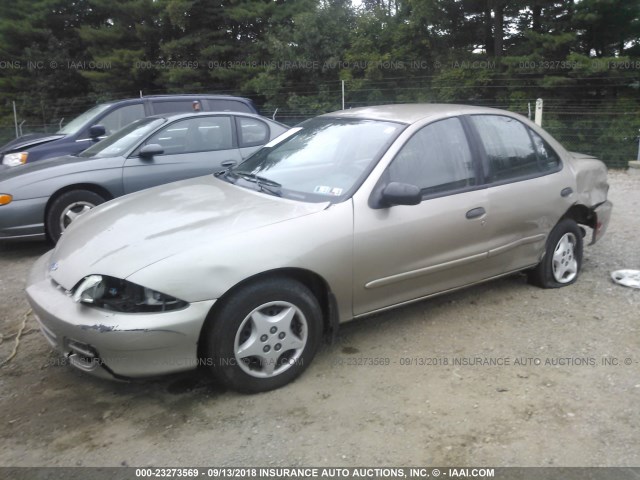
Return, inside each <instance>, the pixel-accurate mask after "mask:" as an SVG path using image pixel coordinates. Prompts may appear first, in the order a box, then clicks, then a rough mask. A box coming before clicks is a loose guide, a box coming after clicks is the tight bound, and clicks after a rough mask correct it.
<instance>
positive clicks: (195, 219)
mask: <svg viewBox="0 0 640 480" xmlns="http://www.w3.org/2000/svg"><path fill="white" fill-rule="evenodd" d="M326 206H327V203H304V202H297V201H292V200H286V199H282V198H278V197H274V196H270V195H267V194H264V193H259V192H256V191H253V190H248V189H245V188H241V187H236V186H234V185H231V184H228V183H226V182H224V181H223V180H219V179H217V178H215V177H214V176H212V175H211V176H205V177H198V178H193V179H189V180H183V181H180V182H175V183H171V184H167V185H162V186H159V187H155V188H151V189H149V190H144V191H142V192H138V193H135V194H132V195H126V196H124V197H120V198H117V199H115V200H112V201H110V202H107V203H105V204H103V205H101V206H99V207H97V208H95V209H93V210H91V211H90V212H89V213H87V214H85V215H83V216H82V217H81V218H79V219H78V220H76V221H75V222H74V223H72V224H71V226H70V227H69V228H68V229H67V230H66V232H65V233H64V235H63V236H62V238H61V239H60V241H59V242H58V245H57V247H56V249H55V251H54V252H53V255H52V257H51V264H50V266H49V269H50V274H51V277H52V278H53V279H54V280H55V281H56V282H57V283H59V284H60V285H62V286H63V287H64V288H65V289H67V290H70V289H71V288H73V287H74V286H75V285H76V284H77V283H78V282H79V281H80V280H81V279H82V278H84V277H85V276H87V275H90V274H103V275H111V276H114V277H117V278H127V277H129V276H130V275H132V274H133V273H135V272H136V271H138V270H140V269H142V268H144V267H146V266H148V265H150V264H152V263H155V262H158V261H161V260H162V259H165V258H168V257H171V256H173V255H176V254H178V253H181V252H184V251H187V250H189V249H195V248H198V247H199V246H202V245H203V244H209V245H210V244H212V243H213V242H216V240H217V239H219V238H223V237H227V236H230V235H238V234H243V233H246V232H249V231H251V230H254V229H259V228H262V227H265V226H267V225H271V224H274V223H279V222H282V221H285V220H289V219H292V218H297V217H301V216H304V215H309V214H311V213H314V212H318V211H321V210H323V209H324V208H326Z"/></svg>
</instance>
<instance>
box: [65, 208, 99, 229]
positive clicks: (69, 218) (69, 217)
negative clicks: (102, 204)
mask: <svg viewBox="0 0 640 480" xmlns="http://www.w3.org/2000/svg"><path fill="white" fill-rule="evenodd" d="M93 207H95V205H94V204H92V203H89V202H84V201H80V202H73V203H72V204H70V205H69V206H67V208H65V209H64V210H63V211H62V214H61V215H60V231H61V232H64V231H65V229H66V228H67V227H68V226H69V224H71V222H73V221H74V220H75V219H76V218H78V217H79V216H80V215H82V214H84V213H87V212H88V211H89V210H91V209H92V208H93Z"/></svg>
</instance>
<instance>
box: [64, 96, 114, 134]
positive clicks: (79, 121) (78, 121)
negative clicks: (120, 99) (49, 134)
mask: <svg viewBox="0 0 640 480" xmlns="http://www.w3.org/2000/svg"><path fill="white" fill-rule="evenodd" d="M111 105H112V104H111V103H102V104H100V105H96V106H95V107H93V108H90V109H89V110H87V111H86V112H84V113H83V114H81V115H79V116H77V117H76V118H74V119H73V120H71V121H70V122H69V123H67V124H66V125H65V126H64V127H62V128H61V129H60V130H58V133H60V134H63V135H73V134H75V133H77V132H78V131H79V130H80V129H81V128H82V127H83V126H84V125H85V123H87V122H88V121H89V120H91V119H92V118H94V117H96V116H98V115H99V114H101V113H102V112H104V111H105V110H106V109H107V108H109V107H110V106H111Z"/></svg>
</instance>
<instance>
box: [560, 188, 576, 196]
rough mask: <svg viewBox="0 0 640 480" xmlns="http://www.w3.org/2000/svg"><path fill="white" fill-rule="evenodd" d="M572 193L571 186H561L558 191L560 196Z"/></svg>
mask: <svg viewBox="0 0 640 480" xmlns="http://www.w3.org/2000/svg"><path fill="white" fill-rule="evenodd" d="M572 193H573V188H571V187H567V188H563V189H562V191H561V192H560V196H561V197H568V196H569V195H571V194H572Z"/></svg>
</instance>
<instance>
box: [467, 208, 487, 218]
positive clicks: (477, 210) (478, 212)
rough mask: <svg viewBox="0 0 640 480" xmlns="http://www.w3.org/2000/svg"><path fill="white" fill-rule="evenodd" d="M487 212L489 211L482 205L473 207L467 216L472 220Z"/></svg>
mask: <svg viewBox="0 0 640 480" xmlns="http://www.w3.org/2000/svg"><path fill="white" fill-rule="evenodd" d="M485 213H487V212H486V211H485V209H484V208H482V207H477V208H472V209H471V210H469V211H468V212H467V218H468V219H469V220H471V219H472V218H478V217H481V216H482V215H484V214H485Z"/></svg>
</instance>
